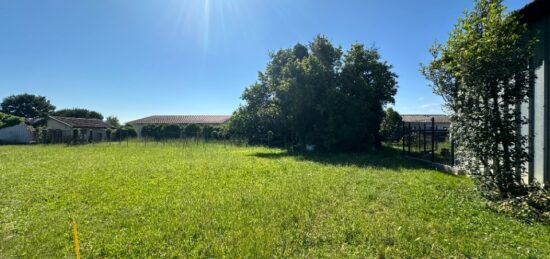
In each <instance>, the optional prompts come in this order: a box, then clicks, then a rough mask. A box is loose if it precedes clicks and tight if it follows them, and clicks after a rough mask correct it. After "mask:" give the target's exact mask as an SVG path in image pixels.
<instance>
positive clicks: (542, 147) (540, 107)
mask: <svg viewBox="0 0 550 259" xmlns="http://www.w3.org/2000/svg"><path fill="white" fill-rule="evenodd" d="M529 29H530V31H531V33H532V35H533V36H535V37H537V38H538V39H539V42H538V43H537V45H536V47H535V56H534V59H533V61H532V65H533V67H534V75H535V76H536V80H535V85H534V88H533V93H532V96H531V98H530V102H529V105H528V106H527V107H528V108H527V107H526V106H524V107H522V111H523V112H524V114H525V113H527V110H529V112H528V117H529V121H530V125H529V128H525V127H524V128H523V129H522V130H523V131H524V132H525V131H529V132H530V140H529V144H530V147H529V151H530V153H531V155H532V161H531V162H530V164H529V167H528V168H529V179H528V180H529V182H533V181H537V182H540V183H544V182H549V181H550V172H549V163H548V161H549V155H550V153H549V152H548V151H549V133H548V131H549V130H550V128H549V127H548V122H549V115H550V114H549V110H548V105H549V97H548V96H549V92H550V90H549V89H550V88H549V84H548V83H549V82H548V81H549V80H550V75H549V62H550V55H549V51H550V40H549V36H550V17H548V16H547V17H545V18H543V19H541V20H539V21H537V22H535V23H532V24H530V25H529Z"/></svg>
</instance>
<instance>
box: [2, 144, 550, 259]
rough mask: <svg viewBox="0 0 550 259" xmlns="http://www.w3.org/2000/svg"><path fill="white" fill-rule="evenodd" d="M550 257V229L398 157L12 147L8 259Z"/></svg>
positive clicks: (5, 221)
mask: <svg viewBox="0 0 550 259" xmlns="http://www.w3.org/2000/svg"><path fill="white" fill-rule="evenodd" d="M73 220H74V221H76V222H77V224H78V235H79V238H80V247H81V254H82V257H83V258H93V257H122V258H143V257H151V258H159V257H224V256H225V257H228V258H235V257H256V258H264V257H313V258H315V257H378V256H387V257H437V258H442V257H459V258H463V257H495V258H507V257H548V255H549V254H550V226H548V225H542V224H537V223H535V224H528V223H525V222H522V221H519V220H516V219H513V218H508V217H506V216H504V215H499V214H497V213H494V212H492V211H490V210H489V209H487V208H486V207H485V205H484V203H483V200H482V199H481V198H479V197H478V196H477V194H476V192H475V191H474V186H473V183H472V181H471V180H470V179H468V178H466V177H456V176H450V175H446V174H443V173H440V172H437V171H433V170H430V169H425V168H422V167H421V166H420V165H419V164H417V163H416V162H412V161H408V160H405V159H403V158H401V157H400V156H399V153H395V152H394V151H391V150H386V151H384V152H382V153H378V154H338V155H328V154H324V155H321V154H313V155H289V154H287V153H285V152H284V151H281V150H278V149H268V148H259V147H237V146H230V145H227V146H226V145H223V144H193V143H187V144H185V145H182V144H180V143H168V144H164V145H163V144H151V143H149V144H148V145H147V146H146V147H145V146H143V144H138V143H136V142H130V143H129V145H128V146H126V145H125V144H122V145H119V144H98V145H87V146H78V147H68V146H64V145H51V146H0V258H12V257H24V258H30V257H40V258H44V257H45V258H62V257H73V256H74V248H73V241H72V234H71V222H72V221H73Z"/></svg>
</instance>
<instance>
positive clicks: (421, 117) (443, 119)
mask: <svg viewBox="0 0 550 259" xmlns="http://www.w3.org/2000/svg"><path fill="white" fill-rule="evenodd" d="M401 117H402V118H403V122H404V123H405V126H406V127H408V126H409V125H410V126H411V128H412V129H424V127H426V129H432V118H434V125H435V128H436V129H438V130H448V129H449V127H450V126H451V121H450V120H449V116H447V115H442V114H403V115H401Z"/></svg>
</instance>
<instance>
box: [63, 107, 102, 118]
mask: <svg viewBox="0 0 550 259" xmlns="http://www.w3.org/2000/svg"><path fill="white" fill-rule="evenodd" d="M52 115H54V116H60V117H71V118H83V119H98V120H103V115H102V114H101V113H99V112H96V111H91V110H88V109H83V108H73V109H61V110H57V111H55V112H54V113H52Z"/></svg>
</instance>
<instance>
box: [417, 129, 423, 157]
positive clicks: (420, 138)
mask: <svg viewBox="0 0 550 259" xmlns="http://www.w3.org/2000/svg"><path fill="white" fill-rule="evenodd" d="M421 131H422V129H421V128H420V126H418V128H417V129H416V137H418V153H420V151H421V150H422V136H421V135H420V132H421Z"/></svg>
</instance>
